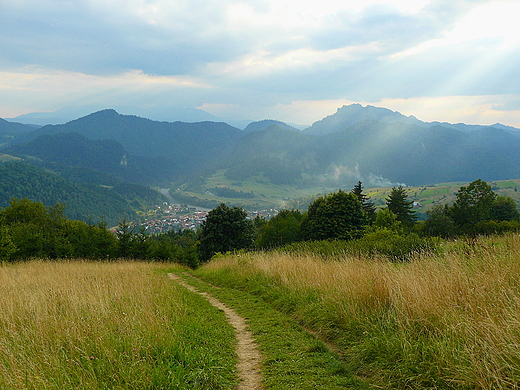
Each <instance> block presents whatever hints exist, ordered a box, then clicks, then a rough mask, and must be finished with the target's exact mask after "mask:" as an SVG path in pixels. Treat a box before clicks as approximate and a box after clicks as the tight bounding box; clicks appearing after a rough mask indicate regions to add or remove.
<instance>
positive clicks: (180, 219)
mask: <svg viewBox="0 0 520 390" xmlns="http://www.w3.org/2000/svg"><path fill="white" fill-rule="evenodd" d="M209 211H210V209H207V208H202V207H196V206H191V205H186V204H172V203H168V202H164V203H163V204H161V205H157V206H155V207H153V208H152V209H150V210H148V211H147V212H146V213H143V214H141V223H140V225H141V226H142V227H143V228H144V231H145V232H146V233H147V234H158V233H165V232H167V231H169V230H173V229H174V230H185V229H190V230H197V229H198V228H199V227H200V226H201V225H202V223H203V222H204V221H205V220H206V217H207V215H208V212H209ZM278 212H279V210H277V209H268V210H254V211H248V218H250V219H254V218H256V217H257V216H258V217H261V218H265V219H269V218H271V217H273V216H275V215H276V214H278Z"/></svg>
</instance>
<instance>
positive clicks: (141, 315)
mask: <svg viewBox="0 0 520 390" xmlns="http://www.w3.org/2000/svg"><path fill="white" fill-rule="evenodd" d="M161 267H166V265H164V266H162V265H160V264H149V263H142V262H113V263H96V262H83V261H71V262H44V261H41V262H39V261H33V262H27V263H20V264H15V265H3V266H0V308H1V310H0V388H1V389H74V388H77V389H100V388H106V389H109V388H125V389H145V388H163V387H162V386H164V385H163V384H164V383H168V384H170V385H171V384H172V383H175V381H176V380H177V379H176V378H175V375H176V373H175V372H173V371H175V370H180V371H181V370H182V369H185V370H186V371H189V370H190V368H189V364H190V362H187V361H189V360H190V352H189V348H190V347H189V346H188V345H185V344H184V343H186V344H189V343H190V342H191V341H193V340H185V337H188V336H187V334H188V333H190V332H191V331H189V330H188V331H187V330H186V329H188V328H187V325H186V321H187V319H189V318H190V316H188V315H187V314H188V311H189V310H190V308H189V302H188V301H187V300H188V299H191V298H190V297H187V295H186V292H185V291H184V290H183V289H182V288H179V287H178V286H176V285H175V284H174V283H172V282H171V281H170V280H168V278H166V277H165V276H163V275H159V274H158V273H157V269H158V268H161ZM169 267H170V268H171V265H169ZM223 321H224V319H223ZM196 332H197V330H196V329H194V330H193V333H194V334H196ZM199 333H202V332H199ZM195 342H198V341H195ZM183 359H184V360H183ZM179 360H183V361H182V362H180V363H179V362H178V361H179ZM193 360H195V359H193ZM203 363H204V362H203ZM195 364H196V363H195ZM201 364H202V363H201ZM186 367H188V368H186ZM198 369H199V370H200V372H204V369H203V367H198ZM189 375H192V374H191V373H189V372H179V377H181V378H182V377H183V376H184V377H186V376H189ZM191 381H192V382H194V379H193V378H191Z"/></svg>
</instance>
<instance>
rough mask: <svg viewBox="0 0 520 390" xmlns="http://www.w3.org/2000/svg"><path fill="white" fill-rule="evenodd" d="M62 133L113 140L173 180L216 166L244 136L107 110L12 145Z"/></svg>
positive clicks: (214, 126)
mask: <svg viewBox="0 0 520 390" xmlns="http://www.w3.org/2000/svg"><path fill="white" fill-rule="evenodd" d="M59 133H77V134H80V135H82V136H84V137H87V138H90V139H92V140H106V139H113V140H115V141H117V142H119V143H120V144H121V145H123V147H124V148H125V149H126V150H127V151H128V153H129V154H131V155H133V156H136V157H143V158H146V159H151V160H154V161H155V163H156V164H159V163H162V164H164V165H165V166H168V167H170V168H171V169H172V171H171V175H170V178H169V179H170V180H174V179H176V178H178V177H180V176H185V175H188V174H192V173H193V172H195V171H197V170H199V169H202V168H204V167H205V166H207V165H208V164H210V163H212V162H214V161H215V160H216V159H218V158H220V157H221V156H222V155H223V154H225V153H227V152H228V151H229V150H230V148H231V146H232V145H233V144H234V142H235V141H236V140H237V139H238V138H240V137H241V136H242V134H243V133H242V131H241V130H239V129H237V128H234V127H232V126H229V125H228V124H225V123H218V122H198V123H185V122H157V121H152V120H149V119H145V118H140V117H136V116H129V115H121V114H119V113H117V112H116V111H115V110H112V109H107V110H103V111H98V112H95V113H93V114H90V115H87V116H85V117H82V118H79V119H76V120H73V121H70V122H67V123H66V124H63V125H47V126H43V127H41V128H39V129H37V130H33V131H31V132H29V133H25V134H22V135H19V136H17V137H16V138H15V140H14V141H13V143H15V144H20V143H27V142H30V141H33V140H35V139H37V138H38V137H39V136H42V135H56V134H59Z"/></svg>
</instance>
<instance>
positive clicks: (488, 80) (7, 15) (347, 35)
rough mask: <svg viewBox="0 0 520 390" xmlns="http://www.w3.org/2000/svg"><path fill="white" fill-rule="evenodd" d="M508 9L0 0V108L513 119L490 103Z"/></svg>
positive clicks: (443, 1) (508, 58) (509, 97)
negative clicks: (167, 107) (353, 105)
mask: <svg viewBox="0 0 520 390" xmlns="http://www.w3.org/2000/svg"><path fill="white" fill-rule="evenodd" d="M518 14H520V3H519V2H518V1H513V0H509V1H495V0H457V1H451V0H381V1H377V0H368V1H358V0H343V1H339V0H323V1H320V2H301V1H295V0H291V1H288V0H282V1H275V0H248V1H247V0H243V1H241V0H224V1H222V0H74V1H72V0H17V1H1V0H0V117H1V116H4V117H5V116H7V115H11V116H12V113H13V112H20V113H23V112H29V111H45V110H55V109H58V108H60V107H61V106H64V105H71V104H80V103H81V102H86V103H93V102H98V103H99V104H106V105H107V106H110V105H115V104H120V103H121V101H122V100H123V101H125V104H140V105H143V104H146V105H154V104H157V105H160V104H183V105H193V106H197V107H206V108H207V110H208V111H210V112H213V113H218V112H220V113H221V114H226V115H233V116H234V117H239V116H242V117H244V116H245V117H249V118H251V119H262V118H265V117H269V118H273V119H281V120H287V121H290V122H294V123H308V124H310V123H312V122H313V121H316V120H319V119H321V118H322V117H323V116H326V115H329V114H331V113H333V112H334V111H335V110H336V108H337V107H339V106H341V105H343V104H348V103H349V102H361V103H371V104H374V105H377V102H382V103H387V102H391V103H392V104H394V105H395V106H396V107H400V106H402V107H403V109H407V107H415V109H417V112H416V113H414V112H410V111H406V113H407V114H414V115H416V116H418V117H419V118H421V119H422V116H423V117H435V118H436V119H437V120H450V121H457V120H456V118H457V117H458V118H460V120H459V121H462V120H466V119H467V120H471V121H475V120H482V121H484V120H486V121H487V120H491V118H496V119H497V120H496V121H500V122H504V123H507V121H509V123H513V121H514V117H513V114H512V113H515V112H516V111H515V110H501V109H499V107H501V104H502V105H507V104H510V103H509V102H511V101H514V100H515V99H517V98H518V91H519V90H520V79H519V78H518V76H517V73H518V71H517V69H516V64H518V61H519V60H520V27H519V26H520V24H518V23H517V21H516V19H517V15H518ZM471 96H474V97H473V98H472V97H471ZM443 102H446V103H443ZM455 102H456V103H455ZM450 104H452V109H451V110H449V105H450ZM465 105H469V106H468V107H466V109H464V107H465ZM455 107H459V108H458V109H455ZM396 109H397V108H396ZM6 113H11V114H6ZM443 115H446V117H442V116H443ZM464 118H466V119H464ZM500 118H502V120H501V119H500ZM486 123H489V122H486ZM514 123H516V122H514Z"/></svg>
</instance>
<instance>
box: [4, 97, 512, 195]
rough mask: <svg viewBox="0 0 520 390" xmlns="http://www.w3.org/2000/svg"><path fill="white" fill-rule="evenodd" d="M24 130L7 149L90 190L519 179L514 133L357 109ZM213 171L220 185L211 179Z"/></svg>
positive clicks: (102, 114)
mask: <svg viewBox="0 0 520 390" xmlns="http://www.w3.org/2000/svg"><path fill="white" fill-rule="evenodd" d="M1 124H2V122H0V125H1ZM0 130H1V128H0ZM23 130H24V131H22V132H19V133H14V132H13V133H12V134H11V135H10V137H11V138H9V140H11V141H12V142H11V146H10V148H7V149H5V148H4V150H3V151H4V152H6V153H13V154H16V155H18V156H21V157H23V158H26V161H32V162H33V163H35V162H36V161H38V164H40V166H45V167H51V169H53V170H55V171H57V172H60V173H61V174H62V175H63V176H64V177H70V178H73V177H81V178H82V180H86V179H88V177H89V175H90V176H92V181H90V182H89V183H93V184H104V185H109V184H106V183H108V182H109V181H110V180H112V179H113V178H115V179H117V180H124V181H128V182H133V183H141V184H147V185H150V186H151V185H156V186H159V185H161V186H162V185H165V186H170V185H172V183H174V184H173V185H174V186H175V187H176V188H180V187H182V186H184V185H186V188H188V187H189V188H191V189H192V190H193V191H198V192H199V193H205V192H211V191H209V190H210V189H213V190H214V189H215V188H217V189H219V191H220V189H222V188H224V187H222V186H231V187H233V188H231V189H233V190H234V191H236V193H248V194H249V195H248V196H251V195H250V194H251V191H249V190H245V189H241V187H240V186H241V183H242V182H244V181H254V182H255V183H256V184H255V185H257V186H259V187H268V186H271V185H277V186H284V185H289V186H296V187H298V188H311V187H313V188H314V187H315V188H319V189H320V191H327V190H334V189H335V188H349V187H352V186H353V185H354V184H355V183H356V182H357V181H362V182H363V183H364V185H365V187H370V186H377V185H396V184H398V183H403V184H407V185H426V184H431V183H439V182H454V181H473V180H475V179H477V178H481V179H483V180H504V179H513V178H520V154H519V153H518V151H520V136H519V134H520V130H518V129H515V128H512V127H508V126H503V125H496V126H493V127H489V126H488V127H486V126H475V125H465V124H443V123H437V122H434V123H427V122H423V121H420V120H419V119H417V118H415V117H414V116H405V115H402V114H400V113H398V112H394V111H391V110H388V109H385V108H379V107H372V106H366V107H363V106H361V105H359V104H354V105H350V106H343V107H341V108H339V109H338V110H337V112H336V113H335V114H333V115H330V116H328V117H326V118H323V119H322V120H320V121H317V122H315V123H314V124H313V125H312V126H310V127H309V128H307V129H305V130H303V131H299V130H297V129H295V128H294V127H292V126H289V125H287V124H285V123H283V122H279V121H274V120H265V121H258V122H253V123H250V124H249V125H248V126H247V127H246V128H245V129H244V131H242V130H239V129H237V128H235V127H233V126H230V125H228V124H226V123H223V122H196V123H186V122H158V121H152V120H150V119H146V118H141V117H137V116H132V115H122V114H119V113H118V112H117V111H115V110H112V109H107V110H102V111H98V112H95V113H92V114H89V115H87V116H84V117H81V118H78V119H76V120H73V121H70V122H68V123H65V124H62V125H48V126H43V127H41V128H39V129H31V130H30V131H25V130H27V129H25V128H24V129H23ZM122 156H124V158H123V157H122ZM123 161H125V164H122V162H123ZM66 167H69V168H66ZM94 171H96V172H97V173H95V172H94ZM217 174H218V175H220V176H219V177H221V178H222V177H223V178H225V180H227V181H226V182H225V183H226V184H218V183H217V184H215V183H214V182H212V178H213V177H215V175H217ZM110 185H111V184H110ZM162 188H164V187H162ZM214 192H215V191H214ZM220 192H222V193H225V192H226V191H224V190H222V191H220Z"/></svg>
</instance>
